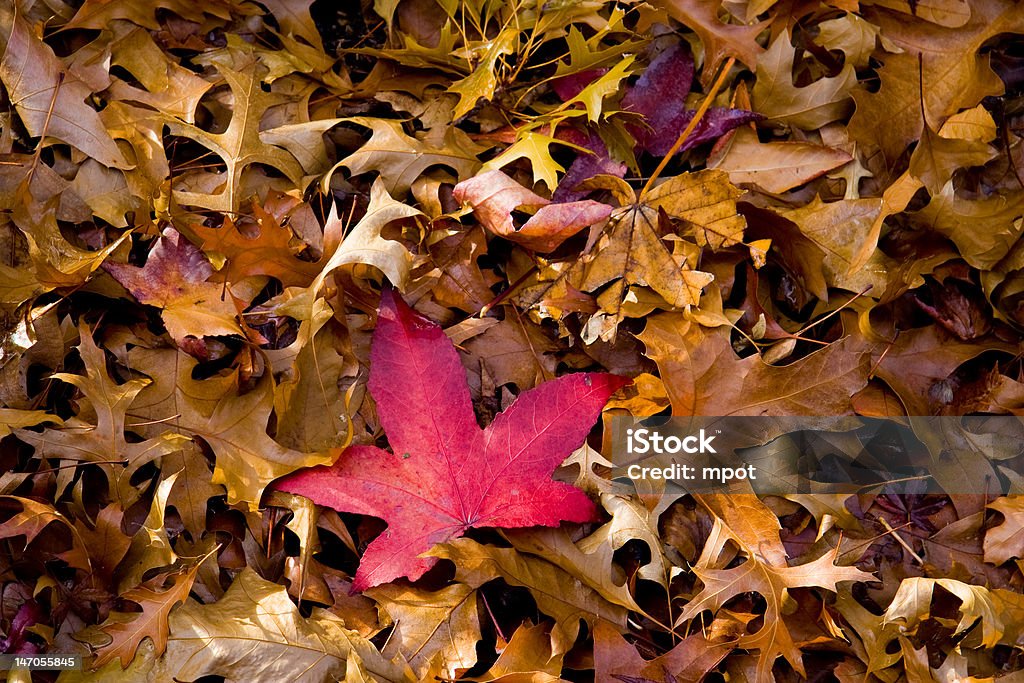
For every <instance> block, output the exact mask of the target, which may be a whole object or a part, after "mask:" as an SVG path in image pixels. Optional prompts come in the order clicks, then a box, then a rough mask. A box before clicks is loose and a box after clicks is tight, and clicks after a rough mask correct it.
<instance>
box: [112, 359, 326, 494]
mask: <svg viewBox="0 0 1024 683" xmlns="http://www.w3.org/2000/svg"><path fill="white" fill-rule="evenodd" d="M132 361H133V362H132V365H133V367H134V368H135V369H137V370H139V371H140V372H143V373H145V374H146V375H148V376H150V377H152V378H153V382H152V383H151V384H149V385H148V386H146V387H145V389H143V391H142V392H141V393H140V394H139V397H138V400H137V402H136V403H134V404H133V405H132V412H131V415H132V417H133V418H135V419H136V420H138V421H140V422H146V421H154V422H157V423H166V424H165V425H164V429H165V430H166V431H168V432H172V433H173V432H178V433H181V434H183V435H187V436H189V437H190V438H191V437H193V436H196V437H199V438H201V439H202V440H203V441H205V442H206V443H207V444H208V445H209V446H210V449H211V450H212V451H213V453H214V455H215V456H216V464H215V467H214V472H213V477H212V479H206V476H207V475H206V468H204V467H197V468H195V469H196V470H198V471H197V472H195V474H196V476H198V477H200V478H201V481H197V482H195V483H194V484H191V485H190V486H201V488H200V490H204V489H205V490H208V486H207V485H208V484H210V483H212V484H214V485H218V484H223V485H224V487H225V488H226V489H227V494H228V501H229V503H231V504H234V503H237V502H240V501H246V502H248V503H249V506H250V509H255V508H256V507H257V504H258V502H259V500H260V496H261V495H262V493H263V489H264V488H265V487H266V486H267V484H268V483H269V482H271V481H273V480H274V479H277V478H278V477H282V476H284V475H286V474H288V473H290V472H293V471H295V470H296V469H298V468H300V467H309V466H313V465H321V464H324V463H328V462H330V461H331V460H332V456H331V454H330V453H328V452H321V451H314V452H303V451H298V450H295V449H292V448H286V447H284V446H282V445H281V444H280V443H278V442H277V441H275V440H274V439H273V438H271V436H270V435H269V434H267V426H268V423H269V422H270V420H271V415H272V413H273V412H274V380H273V378H272V377H271V376H270V374H269V373H265V374H264V375H263V376H262V377H261V378H260V380H259V381H258V383H257V384H256V386H255V387H253V388H252V390H250V391H248V392H246V393H244V394H240V386H239V384H240V380H239V371H238V370H237V369H235V370H233V371H232V372H231V373H230V374H227V375H220V376H215V377H211V378H209V379H205V380H196V379H194V378H193V377H192V371H193V370H194V369H195V367H196V365H197V362H196V360H195V358H193V357H192V356H189V355H188V354H186V353H185V352H183V351H180V350H170V349H153V350H150V349H138V350H136V351H133V356H132ZM278 418H280V416H278ZM185 474H186V475H188V474H190V472H189V471H188V470H186V472H185ZM182 493H185V492H182ZM196 502H198V501H196Z"/></svg>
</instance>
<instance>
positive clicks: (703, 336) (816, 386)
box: [638, 313, 871, 415]
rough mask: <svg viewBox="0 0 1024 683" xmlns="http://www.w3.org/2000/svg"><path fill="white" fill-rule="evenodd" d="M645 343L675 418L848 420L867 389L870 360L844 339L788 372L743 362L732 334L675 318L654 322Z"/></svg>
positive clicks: (754, 361)
mask: <svg viewBox="0 0 1024 683" xmlns="http://www.w3.org/2000/svg"><path fill="white" fill-rule="evenodd" d="M638 337H639V339H640V341H642V342H643V343H644V345H645V346H646V347H647V352H646V355H647V356H648V357H649V358H651V359H652V360H653V361H654V362H655V363H657V365H658V369H659V370H660V371H661V378H662V380H663V381H664V382H665V389H666V390H667V392H668V397H669V399H670V400H671V402H672V412H673V414H675V415H822V414H824V415H832V414H836V415H843V414H850V413H852V412H853V404H852V402H851V400H850V397H851V396H852V395H853V394H855V393H856V392H857V391H859V390H860V389H863V388H864V386H865V385H866V384H867V382H868V374H869V372H870V369H871V358H870V354H869V353H868V350H867V349H866V348H865V347H864V345H863V343H861V342H859V340H857V339H855V338H853V337H845V338H843V339H841V340H839V341H837V342H833V343H832V344H829V345H828V346H826V347H824V348H822V349H821V350H819V351H815V352H814V353H812V354H810V355H809V356H807V357H805V358H801V359H800V360H798V361H796V362H795V363H792V364H790V365H786V366H774V365H768V364H767V363H765V362H764V361H763V360H762V359H761V357H760V356H758V355H754V356H749V357H747V358H738V357H737V356H736V353H735V352H734V351H733V348H732V345H731V344H730V342H729V332H728V328H725V327H720V328H717V329H716V330H707V329H706V328H702V327H700V326H698V325H696V324H694V323H691V322H690V321H689V320H687V319H686V318H684V317H683V316H681V315H679V314H677V313H664V314H661V315H658V316H653V317H651V318H649V319H648V321H647V326H646V327H645V328H644V331H643V333H642V334H640V335H638Z"/></svg>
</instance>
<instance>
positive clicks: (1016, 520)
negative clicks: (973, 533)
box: [984, 496, 1024, 565]
mask: <svg viewBox="0 0 1024 683" xmlns="http://www.w3.org/2000/svg"><path fill="white" fill-rule="evenodd" d="M988 507H990V508H992V509H993V510H995V511H997V512H1000V513H1002V515H1003V523H1002V524H999V525H998V526H994V527H992V528H991V529H989V530H987V531H986V532H985V545H984V548H985V561H986V562H991V563H992V564H995V565H1000V564H1002V563H1004V562H1008V561H1009V560H1011V559H1013V558H1015V557H1020V556H1021V555H1024V499H1022V498H1020V497H1019V496H1014V497H1012V498H1000V499H999V500H996V501H993V502H991V503H989V505H988Z"/></svg>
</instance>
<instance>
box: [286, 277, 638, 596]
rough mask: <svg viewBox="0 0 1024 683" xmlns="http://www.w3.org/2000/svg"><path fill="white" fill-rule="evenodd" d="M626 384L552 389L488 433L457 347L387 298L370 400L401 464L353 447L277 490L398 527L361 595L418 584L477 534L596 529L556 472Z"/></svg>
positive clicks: (603, 381) (552, 385)
mask: <svg viewBox="0 0 1024 683" xmlns="http://www.w3.org/2000/svg"><path fill="white" fill-rule="evenodd" d="M627 381H628V380H626V379H625V378H622V377H616V376H614V375H609V374H604V373H588V374H574V375H567V376H565V377H561V378H559V379H556V380H554V381H551V382H545V383H544V384H541V385H540V386H538V387H536V388H534V389H532V390H530V391H526V392H524V393H523V394H521V395H520V396H519V398H518V399H516V401H515V402H514V403H513V404H512V405H511V406H509V408H508V409H507V410H505V412H503V413H502V414H500V415H499V416H498V417H497V418H496V419H495V420H494V422H493V423H492V424H490V425H489V426H488V427H487V428H486V429H480V427H479V425H478V424H477V422H476V417H475V415H474V413H473V406H472V403H471V400H470V395H469V387H468V385H467V383H466V377H465V373H464V371H463V369H462V365H461V364H460V362H459V357H458V353H457V352H456V351H455V347H454V346H453V345H452V344H451V342H450V341H448V339H447V338H446V337H445V335H444V332H443V331H442V330H441V328H440V327H438V326H437V325H435V324H434V323H433V322H431V321H430V320H427V319H426V318H424V317H422V316H420V315H419V314H417V313H416V312H415V311H413V310H412V309H411V308H409V306H408V305H406V304H405V302H404V301H402V300H401V299H400V298H399V297H398V296H396V295H394V294H393V293H392V292H391V291H390V290H387V291H385V292H384V294H383V296H382V298H381V307H380V313H379V317H378V321H377V329H376V330H375V331H374V336H373V347H372V349H371V352H370V382H369V388H370V393H371V394H372V395H373V398H374V400H375V401H376V402H377V411H378V414H379V416H380V421H381V425H382V426H383V427H384V430H385V432H386V433H387V435H388V439H389V441H390V443H391V447H392V450H393V451H394V453H388V452H387V451H383V450H381V449H379V448H376V447H373V446H353V447H350V448H349V449H347V450H346V451H345V453H344V454H343V455H342V456H341V457H340V458H339V459H338V461H337V463H336V464H335V465H333V466H332V467H315V468H311V469H308V470H304V471H302V472H297V473H295V474H293V475H290V476H288V477H286V478H284V479H282V480H280V481H279V482H278V483H277V484H276V486H275V488H277V489H280V490H283V491H289V492H291V493H297V494H299V495H303V496H306V497H308V498H310V499H312V500H313V501H315V502H317V503H319V504H321V505H326V506H329V507H332V508H334V509H336V510H340V511H343V512H354V513H358V514H365V515H374V516H377V517H381V518H383V519H384V520H385V521H386V522H387V523H388V528H387V530H386V531H385V532H384V533H383V534H381V536H380V537H378V538H377V539H376V540H374V541H373V542H372V543H370V545H369V546H368V547H367V549H366V552H365V553H364V555H363V558H362V561H361V562H360V565H359V571H358V572H357V573H356V578H355V581H354V583H353V589H354V590H363V589H366V588H368V587H371V586H376V585H378V584H381V583H385V582H387V581H391V580H393V579H396V578H399V577H402V576H406V577H408V578H410V579H412V580H415V579H417V578H419V577H420V576H422V575H423V573H424V572H426V571H427V570H428V569H429V568H430V567H431V566H432V565H433V564H434V563H435V562H436V561H437V559H436V558H431V557H420V555H422V554H423V553H425V552H426V551H427V550H429V549H430V548H431V547H432V546H433V545H435V544H437V543H442V542H445V541H448V540H451V539H453V538H457V537H459V536H461V535H462V534H463V533H464V532H465V531H466V530H467V529H469V528H472V527H481V526H492V527H506V528H510V527H525V526H537V525H543V526H555V525H557V524H558V523H559V522H561V521H571V522H583V521H588V520H591V519H593V518H594V515H595V512H596V508H595V506H594V504H593V503H592V502H591V500H590V499H589V498H588V497H587V496H586V495H585V494H584V493H583V492H582V491H580V490H578V489H576V488H574V487H572V486H570V485H568V484H563V483H561V482H556V481H553V480H552V479H551V478H550V477H551V472H552V471H553V470H554V469H555V468H556V467H557V466H558V465H559V464H560V463H561V462H562V461H563V460H564V459H565V457H566V456H568V455H569V454H570V453H571V452H572V451H573V449H575V448H577V447H578V446H579V445H580V444H581V443H583V440H584V439H585V438H586V435H587V432H589V431H590V428H591V427H592V426H593V424H594V422H595V421H596V420H597V417H598V416H599V415H600V412H601V409H602V408H603V407H604V404H605V402H606V401H607V400H608V397H609V396H611V394H612V393H614V392H615V391H616V390H617V389H618V388H619V387H621V386H623V385H624V384H626V383H627Z"/></svg>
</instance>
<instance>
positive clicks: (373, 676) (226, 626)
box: [165, 567, 417, 683]
mask: <svg viewBox="0 0 1024 683" xmlns="http://www.w3.org/2000/svg"><path fill="white" fill-rule="evenodd" d="M165 661H166V666H167V668H170V669H171V670H172V671H171V672H170V675H168V676H167V677H166V680H171V679H172V678H173V679H175V680H184V681H195V680H198V679H199V678H202V677H204V676H223V677H224V678H227V679H229V680H234V681H245V680H250V681H263V680H282V681H283V680H287V681H293V682H295V683H306V682H308V683H314V682H315V683H320V682H321V681H325V680H346V674H347V673H350V672H351V673H356V672H355V671H352V670H353V669H356V668H357V667H358V669H360V670H359V671H358V673H361V674H362V676H363V677H362V678H359V677H350V678H347V680H351V681H357V680H362V681H393V682H396V683H398V682H402V681H415V680H417V679H416V678H415V677H414V676H413V675H412V672H411V671H410V670H409V667H408V666H407V665H405V664H404V663H403V662H401V661H398V662H392V661H389V660H388V659H386V658H385V657H384V656H383V655H381V653H380V651H378V650H377V648H376V647H374V645H373V644H372V643H370V642H369V641H368V640H366V639H365V638H363V637H362V636H360V635H359V634H358V633H357V632H355V631H352V630H350V629H348V628H346V627H345V623H344V622H343V621H342V620H341V619H339V618H338V617H336V616H334V615H333V614H331V613H330V612H328V611H326V610H324V609H321V608H318V607H314V608H313V611H312V613H311V614H310V615H309V616H308V617H304V616H303V615H301V614H299V610H298V608H296V607H295V604H294V603H293V602H292V600H291V598H290V597H289V596H288V591H287V590H286V589H285V588H284V586H280V585H278V584H276V583H273V582H270V581H266V580H264V579H262V578H260V576H259V575H258V574H257V573H256V571H255V570H254V569H252V568H251V567H246V568H245V569H243V570H242V572H241V573H240V574H239V575H238V576H237V577H236V578H235V580H234V582H233V583H232V584H231V587H230V588H229V589H228V590H227V592H226V593H224V597H222V598H221V599H220V600H218V601H217V602H215V603H212V604H207V605H201V604H199V603H198V602H196V601H194V600H187V601H186V602H185V604H184V605H182V606H181V607H179V608H178V609H176V610H175V611H174V612H173V613H171V618H170V636H169V637H168V639H167V655H166V657H165ZM360 663H361V666H360Z"/></svg>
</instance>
